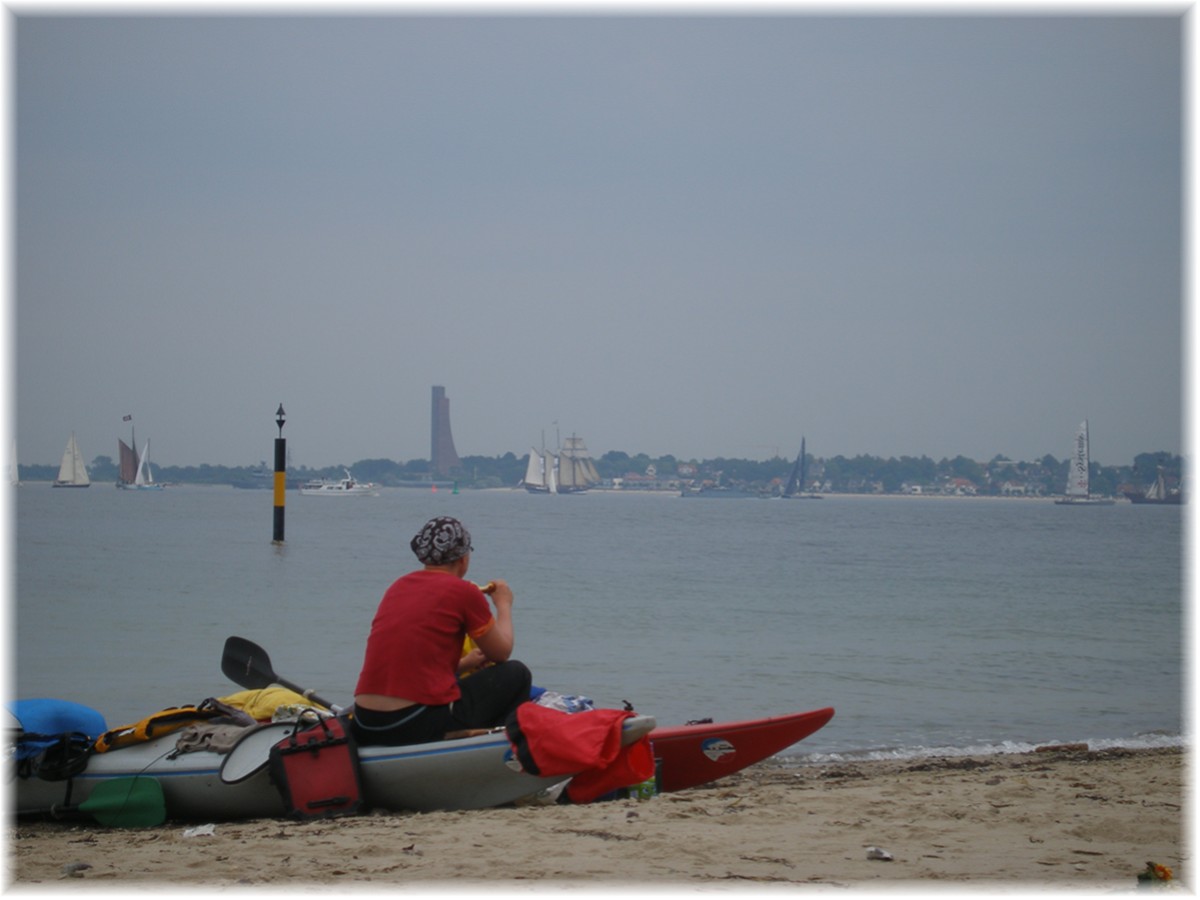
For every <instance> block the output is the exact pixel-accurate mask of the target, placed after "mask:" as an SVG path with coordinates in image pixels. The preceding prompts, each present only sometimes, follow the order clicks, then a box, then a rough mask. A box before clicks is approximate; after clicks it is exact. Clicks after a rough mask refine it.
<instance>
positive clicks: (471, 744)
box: [15, 716, 656, 821]
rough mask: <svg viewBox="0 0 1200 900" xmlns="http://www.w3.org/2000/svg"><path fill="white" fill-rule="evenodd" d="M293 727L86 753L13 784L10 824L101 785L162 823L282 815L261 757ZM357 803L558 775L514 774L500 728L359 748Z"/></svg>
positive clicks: (529, 788) (636, 726) (490, 788)
mask: <svg viewBox="0 0 1200 900" xmlns="http://www.w3.org/2000/svg"><path fill="white" fill-rule="evenodd" d="M655 724H656V723H655V720H654V719H653V717H650V716H631V717H630V718H628V719H626V720H625V721H624V723H623V724H622V740H621V743H622V745H625V746H627V745H629V744H632V743H633V742H635V741H637V740H640V739H641V738H643V737H645V736H646V735H648V734H649V733H651V731H652V729H653V728H654V726H655ZM295 727H296V726H295V723H275V724H270V725H264V726H259V727H250V728H247V734H246V735H245V736H244V737H243V738H241V739H240V740H239V741H238V742H237V743H236V744H235V745H234V746H233V748H232V749H231V750H230V751H229V752H228V753H222V752H217V751H213V750H195V751H192V752H186V753H180V752H178V749H177V743H178V739H179V734H178V732H171V733H168V734H164V735H162V736H161V737H156V738H152V739H150V740H147V741H143V742H140V743H135V744H130V745H128V746H125V747H121V748H120V749H117V750H111V751H109V752H107V753H92V754H90V755H89V756H88V757H87V762H86V767H85V768H83V769H82V771H79V772H77V773H74V774H72V775H71V776H70V777H68V778H64V779H61V780H53V781H50V780H46V779H44V778H40V777H37V776H36V775H33V776H27V777H18V778H17V779H16V791H15V793H16V813H17V814H18V815H31V814H38V813H41V814H53V813H55V812H58V811H62V810H67V809H79V808H81V807H82V808H84V809H85V810H86V808H87V803H88V800H89V797H91V796H92V795H93V793H94V792H96V791H97V789H98V788H101V786H108V787H109V788H111V787H112V785H114V784H117V783H121V784H125V783H132V782H133V781H134V779H136V780H137V781H139V782H143V781H155V782H157V783H158V785H159V786H160V787H161V798H162V801H163V802H165V815H166V817H167V818H171V819H182V820H204V821H221V820H230V819H248V818H270V817H278V816H284V815H287V808H286V805H285V802H284V800H283V796H282V794H281V792H280V790H279V788H278V787H277V786H276V785H275V784H274V783H273V782H272V781H271V777H270V772H269V769H268V764H267V763H268V752H269V749H270V747H271V746H272V745H273V744H276V743H278V742H279V741H281V740H283V739H285V738H286V737H288V736H289V735H290V734H291V733H292V731H293V730H294V729H295ZM358 760H359V772H360V779H361V785H362V799H363V801H364V804H365V805H366V806H367V807H370V808H373V809H383V810H394V811H400V810H405V811H414V812H430V811H434V810H462V809H485V808H489V807H494V806H503V805H505V804H508V803H513V802H515V801H517V800H520V799H522V798H525V797H530V796H534V795H536V794H538V793H539V792H541V791H543V790H545V789H547V788H549V787H552V786H554V785H556V784H560V783H562V782H563V781H564V778H565V776H563V775H557V776H553V777H542V776H536V775H531V774H530V773H528V772H526V771H524V770H523V769H522V768H521V767H520V764H519V763H518V762H517V760H516V759H515V755H514V753H513V749H512V746H511V744H510V743H509V741H508V737H507V735H506V734H505V732H504V730H503V729H498V730H494V731H490V732H487V733H485V734H478V735H474V736H470V737H463V738H456V739H450V740H443V741H436V742H432V743H427V744H412V745H408V746H399V747H376V746H368V747H359V748H358Z"/></svg>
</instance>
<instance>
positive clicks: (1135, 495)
mask: <svg viewBox="0 0 1200 900" xmlns="http://www.w3.org/2000/svg"><path fill="white" fill-rule="evenodd" d="M1124 494H1125V496H1126V497H1128V498H1129V499H1130V501H1131V502H1133V503H1148V504H1152V505H1153V504H1159V505H1163V506H1179V505H1181V504H1183V503H1184V502H1185V501H1184V497H1183V488H1182V486H1180V487H1178V488H1172V489H1168V488H1167V480H1166V478H1165V477H1164V476H1163V467H1162V466H1159V467H1158V477H1157V478H1155V479H1154V484H1152V485H1150V487H1148V488H1146V490H1145V491H1144V492H1138V491H1125V492H1124Z"/></svg>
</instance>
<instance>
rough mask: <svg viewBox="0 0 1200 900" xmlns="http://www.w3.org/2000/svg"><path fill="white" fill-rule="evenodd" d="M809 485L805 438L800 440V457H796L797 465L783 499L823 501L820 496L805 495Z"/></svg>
mask: <svg viewBox="0 0 1200 900" xmlns="http://www.w3.org/2000/svg"><path fill="white" fill-rule="evenodd" d="M806 484H808V458H807V456H806V454H805V452H804V438H800V455H799V456H797V457H796V464H795V465H794V466H792V474H791V475H790V476H789V477H788V482H787V486H786V487H785V488H784V489H783V498H784V499H785V500H821V499H822V497H821V496H820V495H819V494H806V493H804V486H805V485H806Z"/></svg>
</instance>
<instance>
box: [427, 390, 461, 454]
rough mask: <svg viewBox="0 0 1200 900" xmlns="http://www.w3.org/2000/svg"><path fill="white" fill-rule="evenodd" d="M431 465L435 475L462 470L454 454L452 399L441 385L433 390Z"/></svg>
mask: <svg viewBox="0 0 1200 900" xmlns="http://www.w3.org/2000/svg"><path fill="white" fill-rule="evenodd" d="M430 434H431V438H430V448H429V464H430V466H431V467H432V468H433V474H434V475H449V474H450V473H451V472H452V471H454V470H455V469H458V468H461V466H462V462H461V461H460V460H459V458H458V454H457V453H455V452H454V438H453V436H452V435H451V434H450V398H449V397H447V396H446V389H445V388H444V387H441V386H440V385H435V386H434V388H433V423H432V428H431V430H430Z"/></svg>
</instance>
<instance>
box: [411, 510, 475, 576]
mask: <svg viewBox="0 0 1200 900" xmlns="http://www.w3.org/2000/svg"><path fill="white" fill-rule="evenodd" d="M409 546H410V547H412V552H413V553H415V554H417V559H419V560H420V561H421V562H422V563H423V564H425V565H427V566H444V565H447V564H449V563H452V562H454V561H455V560H458V559H462V558H463V557H464V556H466V555H467V554H468V553H470V552H471V549H472V547H471V534H470V532H468V531H467V529H465V528H463V524H462V522H460V521H458V519H452V518H450V517H449V516H439V517H438V518H436V519H430V520H429V521H428V522H426V523H425V527H424V528H422V529H421V530H420V531H418V532H417V536H416V537H414V538H413V539H412V543H411V544H409Z"/></svg>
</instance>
